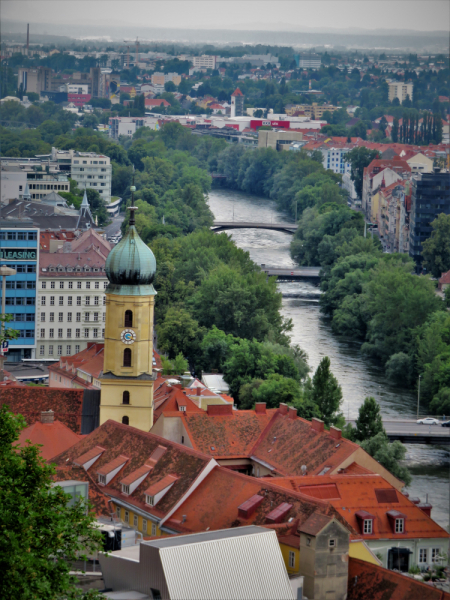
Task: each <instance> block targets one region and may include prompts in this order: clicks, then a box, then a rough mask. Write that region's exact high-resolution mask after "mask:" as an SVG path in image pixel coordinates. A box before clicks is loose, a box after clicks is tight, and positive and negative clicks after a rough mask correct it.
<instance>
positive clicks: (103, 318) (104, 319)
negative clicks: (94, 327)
mask: <svg viewBox="0 0 450 600" xmlns="http://www.w3.org/2000/svg"><path fill="white" fill-rule="evenodd" d="M102 321H103V323H104V322H105V321H106V313H103V315H102Z"/></svg>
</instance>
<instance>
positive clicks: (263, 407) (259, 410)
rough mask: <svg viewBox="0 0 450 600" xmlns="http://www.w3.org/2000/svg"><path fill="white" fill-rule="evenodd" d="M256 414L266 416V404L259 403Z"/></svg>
mask: <svg viewBox="0 0 450 600" xmlns="http://www.w3.org/2000/svg"><path fill="white" fill-rule="evenodd" d="M255 413H256V414H257V415H265V414H266V403H265V402H257V403H256V404H255Z"/></svg>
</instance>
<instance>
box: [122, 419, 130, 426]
mask: <svg viewBox="0 0 450 600" xmlns="http://www.w3.org/2000/svg"><path fill="white" fill-rule="evenodd" d="M122 424H123V425H129V424H130V419H129V417H122Z"/></svg>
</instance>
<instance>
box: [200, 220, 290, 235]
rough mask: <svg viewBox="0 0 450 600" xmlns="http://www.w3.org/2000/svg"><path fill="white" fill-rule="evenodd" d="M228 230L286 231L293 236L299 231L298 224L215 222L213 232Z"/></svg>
mask: <svg viewBox="0 0 450 600" xmlns="http://www.w3.org/2000/svg"><path fill="white" fill-rule="evenodd" d="M227 229H269V230H271V231H284V232H285V233H290V234H291V235H293V234H294V233H295V232H296V231H297V225H296V223H261V222H260V223H254V222H250V221H214V225H213V226H212V227H211V231H214V232H219V231H225V230H227Z"/></svg>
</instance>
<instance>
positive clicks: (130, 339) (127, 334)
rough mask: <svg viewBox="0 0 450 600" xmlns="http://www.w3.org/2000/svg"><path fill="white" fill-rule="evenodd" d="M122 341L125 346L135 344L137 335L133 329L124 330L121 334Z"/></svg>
mask: <svg viewBox="0 0 450 600" xmlns="http://www.w3.org/2000/svg"><path fill="white" fill-rule="evenodd" d="M120 339H121V340H122V342H123V343H124V344H134V342H135V341H136V334H135V332H134V331H133V330H132V329H124V330H123V331H122V333H121V334H120Z"/></svg>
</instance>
